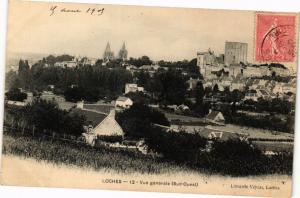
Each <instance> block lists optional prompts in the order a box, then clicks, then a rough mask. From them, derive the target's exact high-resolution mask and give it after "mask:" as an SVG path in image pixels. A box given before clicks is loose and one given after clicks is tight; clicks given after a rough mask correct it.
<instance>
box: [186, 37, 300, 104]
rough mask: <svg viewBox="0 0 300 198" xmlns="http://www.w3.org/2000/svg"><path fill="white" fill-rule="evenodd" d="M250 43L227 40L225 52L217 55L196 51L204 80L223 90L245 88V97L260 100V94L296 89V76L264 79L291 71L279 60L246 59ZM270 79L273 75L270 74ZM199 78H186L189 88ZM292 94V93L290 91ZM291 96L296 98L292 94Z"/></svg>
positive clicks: (268, 96)
mask: <svg viewBox="0 0 300 198" xmlns="http://www.w3.org/2000/svg"><path fill="white" fill-rule="evenodd" d="M247 48H248V44H247V43H240V42H228V41H226V42H225V53H224V54H221V55H219V56H217V55H216V54H215V53H214V51H212V50H210V49H209V50H208V51H206V52H198V53H197V66H198V67H199V70H200V73H201V74H202V75H203V80H202V84H203V86H204V88H205V87H211V88H213V87H214V86H215V85H216V84H217V85H218V88H219V90H220V91H224V90H225V88H226V87H227V88H229V90H230V91H233V90H239V91H246V97H245V99H252V100H255V101H256V100H257V99H258V98H259V97H262V98H265V99H272V98H276V97H282V98H284V97H286V94H287V93H292V95H295V93H296V79H295V78H294V79H292V80H291V81H290V82H287V83H283V82H277V81H275V80H265V79H268V77H271V76H281V77H287V76H289V75H290V71H289V69H288V68H286V67H285V66H283V65H280V64H262V65H253V64H250V63H248V62H247ZM269 79H271V78H269ZM198 81H200V80H199V79H192V78H191V79H189V80H188V81H187V83H188V85H189V90H192V89H193V88H195V86H196V84H197V82H198ZM290 95H291V94H290ZM289 100H293V97H290V98H289Z"/></svg>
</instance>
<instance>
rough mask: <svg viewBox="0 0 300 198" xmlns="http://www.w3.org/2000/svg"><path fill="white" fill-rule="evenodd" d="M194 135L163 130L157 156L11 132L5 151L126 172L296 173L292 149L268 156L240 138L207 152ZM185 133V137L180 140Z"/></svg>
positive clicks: (157, 144) (218, 144) (58, 162)
mask: <svg viewBox="0 0 300 198" xmlns="http://www.w3.org/2000/svg"><path fill="white" fill-rule="evenodd" d="M183 136H185V137H184V138H183ZM193 137H195V136H193V134H190V135H187V136H186V135H184V134H183V133H181V134H175V133H174V134H172V137H171V138H169V137H168V136H167V135H164V136H158V137H157V138H162V140H161V141H160V142H157V143H156V145H155V143H154V142H153V143H154V144H153V145H150V146H151V147H152V148H155V150H157V151H160V153H161V154H163V158H152V157H150V156H146V155H143V154H141V153H139V152H137V151H129V150H121V149H110V148H105V147H100V148H93V147H90V146H87V145H85V144H82V143H75V142H69V141H62V140H53V139H51V138H46V137H39V138H38V137H26V136H19V134H9V135H8V134H5V135H4V141H3V153H4V154H14V155H19V156H25V157H30V158H35V159H37V160H45V161H48V162H52V163H56V164H66V165H75V166H79V167H89V168H93V169H95V170H100V169H101V170H105V171H111V170H114V171H116V172H125V173H135V172H139V173H142V174H160V173H174V172H176V171H188V170H198V171H200V172H203V173H208V174H222V175H231V176H248V175H267V174H288V175H291V174H292V164H293V155H292V153H281V154H277V155H274V156H265V155H263V154H262V152H261V151H260V150H258V149H256V148H253V147H251V146H250V145H249V144H248V143H245V142H241V141H239V140H229V141H226V142H215V143H213V145H212V151H211V152H204V151H203V150H202V149H200V148H199V146H200V147H202V140H201V139H200V138H199V139H195V140H192V138H193ZM179 138H180V139H181V140H180V142H174V141H176V140H179ZM187 140H188V141H187ZM190 141H191V142H190ZM148 143H149V142H148ZM162 143H164V144H162Z"/></svg>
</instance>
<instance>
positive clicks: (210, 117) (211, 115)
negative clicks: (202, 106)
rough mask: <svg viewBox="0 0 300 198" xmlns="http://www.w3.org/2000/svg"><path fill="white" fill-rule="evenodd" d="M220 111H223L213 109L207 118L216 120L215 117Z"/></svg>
mask: <svg viewBox="0 0 300 198" xmlns="http://www.w3.org/2000/svg"><path fill="white" fill-rule="evenodd" d="M219 113H221V112H220V111H211V112H210V113H209V114H208V115H207V116H206V118H207V119H210V120H214V119H215V118H216V117H217V115H218V114H219Z"/></svg>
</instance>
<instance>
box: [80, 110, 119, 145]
mask: <svg viewBox="0 0 300 198" xmlns="http://www.w3.org/2000/svg"><path fill="white" fill-rule="evenodd" d="M83 136H84V137H85V140H86V142H87V143H88V144H90V145H92V146H94V145H95V143H96V141H97V140H103V141H105V139H112V138H115V139H116V140H117V139H119V140H122V139H123V138H124V132H123V129H122V128H121V126H120V125H119V123H118V122H117V121H116V120H115V110H114V109H113V110H111V111H110V113H109V114H108V115H107V116H106V117H105V118H104V119H103V120H102V121H101V122H100V123H98V124H97V125H96V126H95V127H94V128H89V130H88V131H87V132H86V133H83Z"/></svg>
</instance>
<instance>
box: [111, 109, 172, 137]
mask: <svg viewBox="0 0 300 198" xmlns="http://www.w3.org/2000/svg"><path fill="white" fill-rule="evenodd" d="M116 119H117V121H118V123H119V124H120V125H121V127H122V129H123V130H124V132H125V135H126V136H128V137H134V138H145V137H147V136H148V134H149V133H150V131H151V125H152V124H160V125H167V126H168V125H169V122H168V120H167V118H166V117H165V115H164V114H163V113H161V112H159V111H157V110H155V109H152V108H151V107H148V106H146V105H144V104H141V103H134V104H133V105H132V106H131V107H130V109H127V110H125V111H123V112H120V113H118V114H117V115H116Z"/></svg>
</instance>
